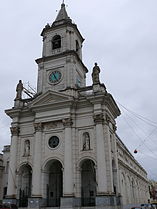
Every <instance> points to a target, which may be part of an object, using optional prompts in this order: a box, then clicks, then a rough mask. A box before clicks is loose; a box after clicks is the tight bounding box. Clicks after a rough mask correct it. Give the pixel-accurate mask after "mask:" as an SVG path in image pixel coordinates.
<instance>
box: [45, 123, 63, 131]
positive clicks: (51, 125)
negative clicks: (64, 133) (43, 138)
mask: <svg viewBox="0 0 157 209" xmlns="http://www.w3.org/2000/svg"><path fill="white" fill-rule="evenodd" d="M60 126H61V124H60V123H59V122H56V121H55V122H49V123H45V124H44V129H45V130H51V129H56V128H58V127H60Z"/></svg>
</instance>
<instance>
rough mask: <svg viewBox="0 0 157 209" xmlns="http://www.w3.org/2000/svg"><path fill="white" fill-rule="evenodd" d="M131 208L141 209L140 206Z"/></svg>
mask: <svg viewBox="0 0 157 209" xmlns="http://www.w3.org/2000/svg"><path fill="white" fill-rule="evenodd" d="M131 209H142V208H141V207H133V208H131Z"/></svg>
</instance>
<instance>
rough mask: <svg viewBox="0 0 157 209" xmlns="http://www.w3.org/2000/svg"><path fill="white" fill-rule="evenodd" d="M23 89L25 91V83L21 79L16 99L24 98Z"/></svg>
mask: <svg viewBox="0 0 157 209" xmlns="http://www.w3.org/2000/svg"><path fill="white" fill-rule="evenodd" d="M22 91H23V84H22V81H21V80H19V83H18V84H17V87H16V100H20V99H22Z"/></svg>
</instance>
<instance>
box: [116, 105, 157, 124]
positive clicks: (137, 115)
mask: <svg viewBox="0 0 157 209" xmlns="http://www.w3.org/2000/svg"><path fill="white" fill-rule="evenodd" d="M117 103H118V104H119V105H120V106H121V107H123V108H124V109H125V110H127V111H128V112H130V113H131V114H133V115H134V116H135V117H137V118H138V119H140V120H142V121H144V122H145V123H147V124H149V125H152V126H155V127H157V122H154V121H152V120H150V119H148V118H146V117H144V116H142V115H140V114H138V113H135V112H134V111H132V110H130V109H128V108H126V107H125V106H124V105H122V104H120V103H119V102H118V101H117Z"/></svg>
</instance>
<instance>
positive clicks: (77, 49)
mask: <svg viewBox="0 0 157 209" xmlns="http://www.w3.org/2000/svg"><path fill="white" fill-rule="evenodd" d="M79 48H80V47H79V43H78V41H77V40H76V52H78V51H79Z"/></svg>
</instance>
